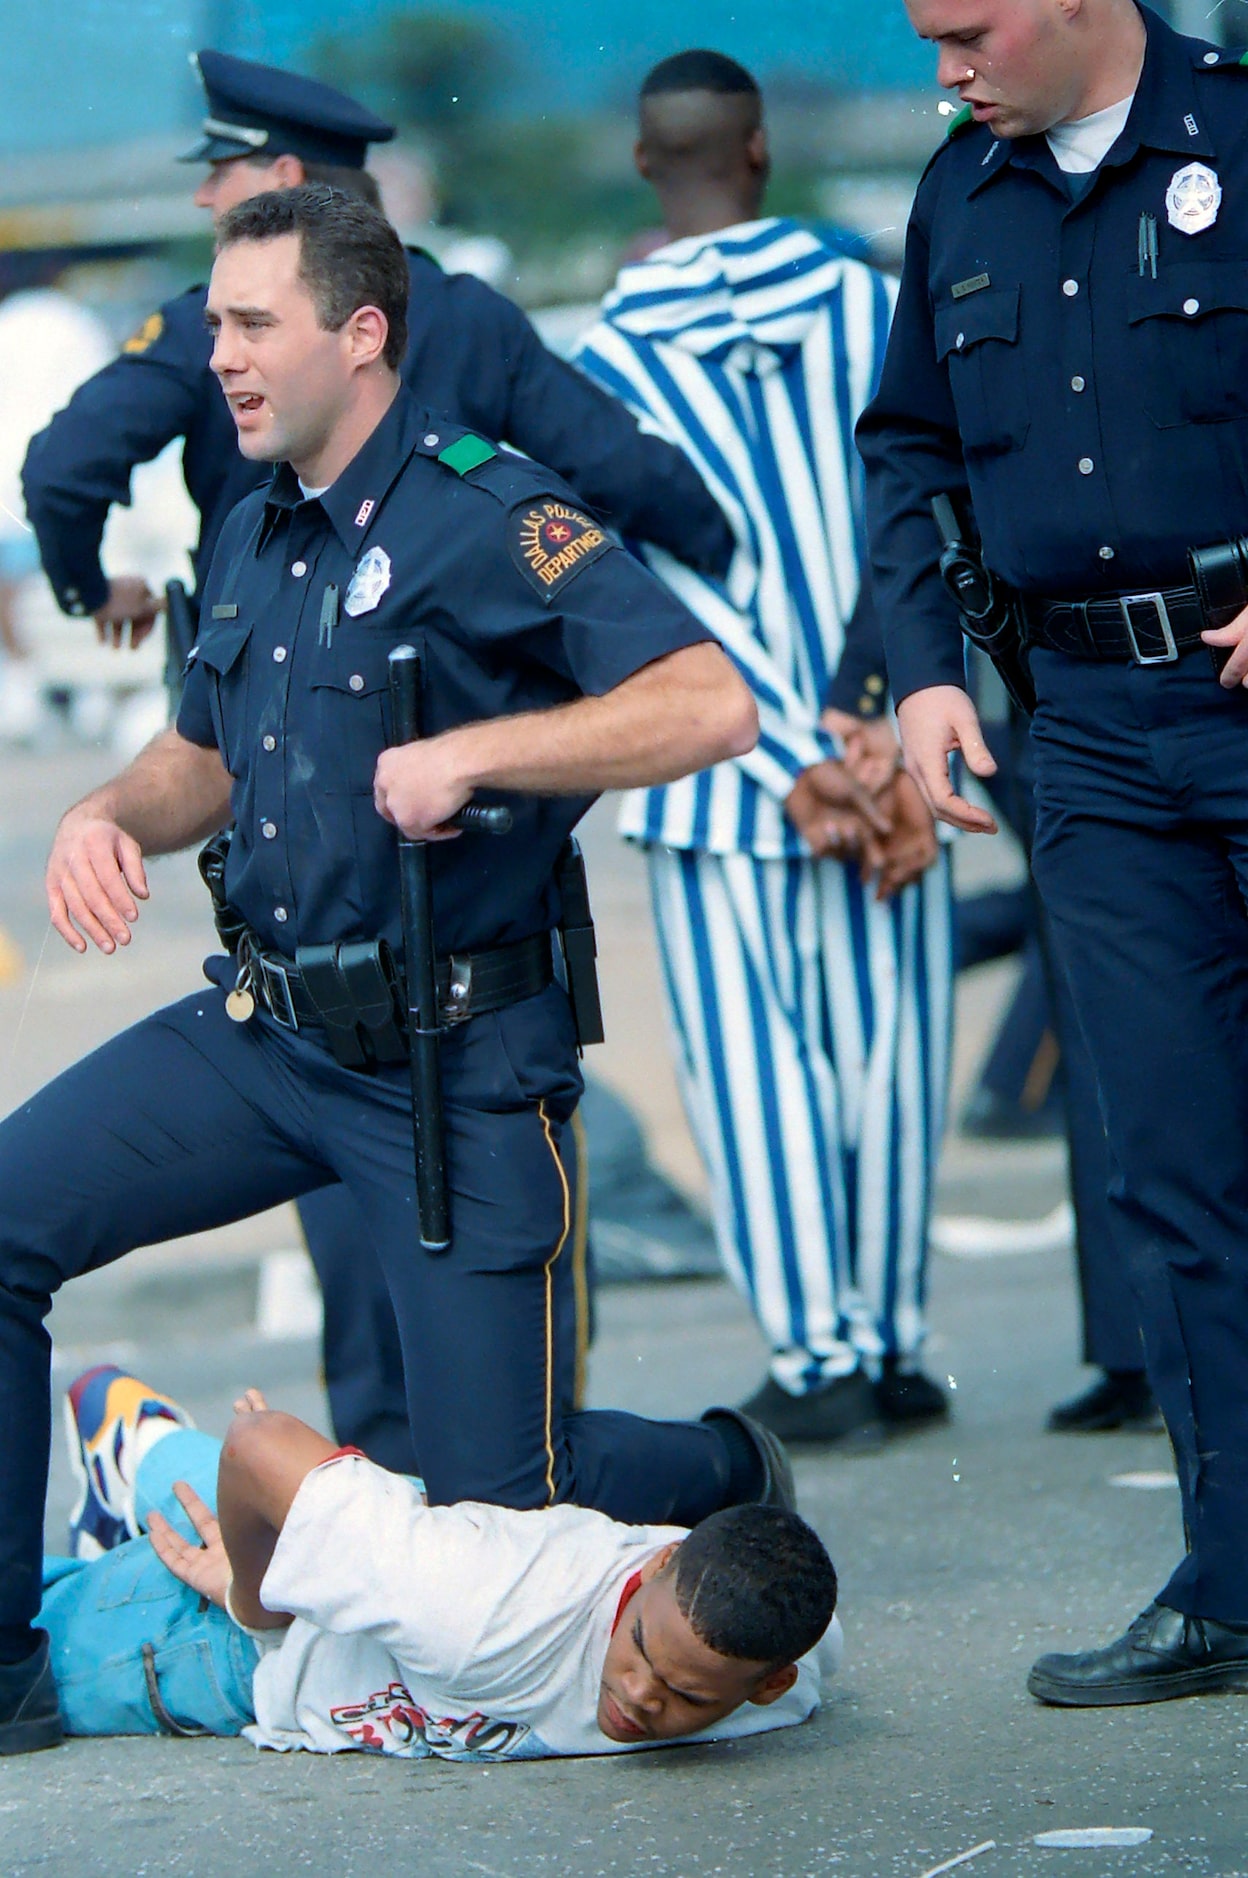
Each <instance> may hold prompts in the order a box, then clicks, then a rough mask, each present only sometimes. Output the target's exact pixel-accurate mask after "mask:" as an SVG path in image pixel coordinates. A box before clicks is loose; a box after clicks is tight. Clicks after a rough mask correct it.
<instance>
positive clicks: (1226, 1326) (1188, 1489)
mask: <svg viewBox="0 0 1248 1878" xmlns="http://www.w3.org/2000/svg"><path fill="white" fill-rule="evenodd" d="M1031 659H1032V670H1033V673H1034V676H1035V680H1036V688H1037V691H1038V693H1039V706H1038V709H1037V712H1036V716H1035V719H1034V723H1033V733H1032V734H1033V743H1034V750H1035V757H1036V836H1035V846H1034V850H1033V855H1032V865H1033V868H1034V871H1035V875H1036V879H1037V881H1038V883H1039V885H1040V889H1041V892H1042V893H1043V894H1044V896H1045V899H1046V901H1047V903H1048V907H1049V912H1050V916H1051V918H1052V920H1053V924H1054V927H1055V930H1056V933H1057V939H1058V945H1059V948H1060V951H1061V955H1062V958H1063V959H1064V961H1065V965H1066V969H1067V973H1068V976H1069V980H1070V986H1071V991H1072V994H1073V997H1074V1002H1075V1007H1076V1010H1077V1012H1078V1016H1079V1020H1080V1022H1081V1024H1082V1026H1083V1029H1084V1032H1085V1034H1086V1036H1087V1039H1088V1042H1089V1045H1090V1047H1091V1051H1092V1055H1093V1058H1094V1060H1095V1062H1096V1065H1097V1073H1098V1077H1099V1081H1100V1089H1101V1096H1102V1101H1103V1104H1104V1110H1105V1121H1106V1126H1107V1129H1108V1134H1109V1142H1110V1149H1111V1154H1112V1157H1113V1160H1114V1162H1115V1164H1116V1166H1117V1170H1118V1177H1117V1179H1116V1181H1115V1182H1114V1185H1113V1187H1112V1189H1111V1193H1112V1198H1113V1202H1114V1205H1115V1207H1116V1209H1117V1212H1118V1215H1119V1218H1120V1221H1121V1225H1122V1228H1123V1230H1122V1240H1123V1242H1124V1245H1125V1247H1126V1251H1127V1255H1128V1258H1129V1262H1130V1270H1131V1277H1132V1283H1133V1287H1134V1289H1135V1293H1136V1297H1137V1300H1138V1303H1139V1307H1140V1321H1141V1323H1142V1326H1143V1333H1144V1346H1145V1358H1146V1363H1147V1368H1148V1373H1149V1378H1150V1380H1151V1382H1152V1385H1153V1388H1154V1390H1155V1392H1156V1395H1157V1399H1158V1402H1159V1403H1160V1405H1161V1408H1162V1411H1163V1413H1164V1415H1165V1418H1166V1425H1167V1427H1168V1428H1169V1430H1170V1435H1171V1438H1172V1440H1173V1443H1174V1447H1175V1453H1176V1458H1177V1463H1178V1473H1179V1484H1180V1488H1181V1490H1182V1496H1183V1511H1184V1517H1185V1525H1186V1531H1187V1538H1188V1553H1187V1556H1186V1558H1185V1559H1184V1560H1183V1562H1182V1564H1181V1565H1180V1566H1179V1568H1178V1570H1177V1571H1176V1572H1175V1574H1174V1576H1173V1578H1172V1579H1171V1580H1170V1583H1169V1584H1168V1585H1167V1587H1166V1588H1165V1590H1164V1591H1163V1592H1162V1593H1161V1598H1162V1601H1163V1602H1164V1603H1166V1604H1169V1605H1171V1606H1173V1607H1174V1608H1176V1609H1178V1610H1181V1611H1186V1612H1188V1613H1189V1614H1192V1615H1196V1616H1202V1615H1203V1616H1208V1617H1214V1618H1219V1619H1221V1620H1223V1621H1225V1622H1229V1623H1245V1622H1248V1570H1246V1569H1245V1564H1246V1561H1248V1468H1245V1465H1244V1456H1245V1454H1248V911H1246V910H1245V899H1246V897H1248V760H1246V753H1248V694H1245V693H1244V692H1243V691H1242V690H1238V691H1235V692H1227V691H1224V690H1222V688H1221V687H1220V686H1219V685H1218V683H1217V681H1216V679H1215V677H1214V675H1213V669H1212V665H1211V662H1210V659H1209V655H1208V653H1206V652H1205V651H1204V650H1203V649H1201V650H1197V651H1193V652H1190V653H1188V654H1186V655H1185V656H1184V657H1182V658H1180V659H1179V660H1178V661H1177V662H1176V663H1173V664H1169V665H1158V666H1148V667H1143V666H1134V665H1133V666H1123V665H1112V664H1092V663H1085V662H1082V661H1080V662H1076V661H1073V660H1070V659H1067V658H1066V657H1064V656H1063V655H1062V654H1060V653H1056V652H1050V651H1040V650H1033V652H1032V655H1031ZM1193 1376H1196V1377H1198V1378H1199V1381H1198V1382H1197V1383H1194V1382H1193Z"/></svg>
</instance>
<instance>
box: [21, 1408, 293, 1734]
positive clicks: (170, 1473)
mask: <svg viewBox="0 0 1248 1878" xmlns="http://www.w3.org/2000/svg"><path fill="white" fill-rule="evenodd" d="M220 1450H221V1443H220V1442H219V1441H213V1440H211V1439H210V1438H209V1437H208V1436H207V1435H201V1434H198V1433H196V1432H194V1431H193V1430H185V1431H179V1432H178V1433H177V1434H171V1435H168V1436H166V1438H165V1439H164V1440H163V1441H160V1442H158V1443H157V1444H156V1446H155V1447H154V1448H153V1449H152V1450H151V1452H150V1454H148V1456H147V1457H146V1459H145V1460H144V1462H143V1463H142V1465H141V1467H140V1469H139V1479H138V1505H139V1513H140V1518H141V1519H146V1517H147V1514H148V1512H150V1510H151V1508H152V1507H153V1506H158V1507H159V1509H160V1510H161V1511H162V1512H164V1513H166V1514H167V1516H168V1517H169V1518H171V1519H176V1523H177V1524H178V1526H179V1527H180V1528H181V1530H182V1531H184V1532H187V1533H188V1534H189V1532H190V1527H189V1525H188V1523H187V1520H186V1516H185V1514H183V1513H182V1511H181V1509H180V1507H179V1506H178V1504H177V1502H176V1500H174V1498H173V1493H172V1486H173V1482H174V1481H175V1480H187V1481H189V1482H190V1484H191V1486H193V1487H194V1488H195V1491H196V1492H197V1493H198V1494H199V1495H200V1497H201V1498H202V1499H204V1500H206V1501H207V1503H208V1504H209V1505H210V1506H214V1505H215V1504H216V1475H217V1456H218V1455H219V1453H220ZM43 1583H44V1595H43V1606H42V1609H41V1610H40V1612H39V1618H38V1621H39V1623H40V1624H41V1625H42V1626H43V1628H44V1629H45V1630H46V1631H47V1632H48V1635H49V1637H50V1639H51V1644H52V1665H53V1669H54V1672H55V1674H56V1681H57V1687H58V1689H59V1691H60V1697H61V1710H62V1713H63V1715H64V1718H65V1727H66V1730H67V1732H68V1733H70V1734H74V1735H123V1734H124V1735H135V1734H139V1735H154V1734H177V1733H181V1732H184V1731H185V1732H190V1733H201V1732H202V1733H205V1734H213V1735H236V1734H238V1733H239V1732H240V1730H241V1729H242V1728H244V1727H246V1725H247V1723H248V1722H250V1721H253V1720H254V1719H255V1716H254V1711H253V1709H252V1703H251V1679H252V1673H253V1671H254V1669H255V1665H256V1658H257V1652H256V1646H255V1644H254V1643H253V1642H252V1640H251V1638H250V1637H248V1636H245V1635H244V1633H243V1632H242V1631H241V1630H239V1628H238V1626H237V1625H236V1624H234V1623H232V1622H231V1621H230V1619H229V1618H228V1617H227V1616H226V1614H225V1612H224V1611H222V1610H218V1609H217V1607H216V1606H215V1605H209V1606H208V1608H207V1609H206V1610H201V1609H200V1599H199V1597H198V1596H197V1595H196V1593H195V1592H193V1591H192V1590H190V1589H189V1587H188V1586H186V1585H184V1584H182V1583H180V1581H179V1580H178V1579H176V1578H175V1577H174V1576H173V1574H172V1573H171V1572H170V1571H168V1570H167V1569H166V1568H165V1566H163V1565H162V1564H161V1562H160V1560H159V1559H158V1558H157V1556H156V1554H155V1553H154V1552H153V1550H152V1547H151V1542H150V1540H148V1539H146V1538H141V1539H131V1540H130V1541H128V1543H127V1544H125V1545H121V1546H118V1547H117V1548H116V1550H115V1551H112V1552H106V1553H105V1554H104V1556H103V1557H102V1558H98V1559H91V1560H80V1559H59V1558H50V1559H45V1561H44V1573H43Z"/></svg>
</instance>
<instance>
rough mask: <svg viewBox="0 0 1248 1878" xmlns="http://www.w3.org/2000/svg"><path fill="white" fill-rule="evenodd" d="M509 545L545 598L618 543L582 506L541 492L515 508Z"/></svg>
mask: <svg viewBox="0 0 1248 1878" xmlns="http://www.w3.org/2000/svg"><path fill="white" fill-rule="evenodd" d="M507 545H508V547H509V548H510V549H511V558H512V560H513V561H514V562H515V564H516V566H517V567H518V568H519V569H520V572H521V573H522V574H523V575H524V576H525V577H526V579H527V580H528V581H529V584H530V585H531V586H533V587H536V589H537V591H538V593H540V594H541V595H542V596H543V598H545V597H547V596H548V595H550V594H552V593H557V592H558V590H559V588H560V587H562V586H564V585H565V583H566V582H567V581H569V580H571V579H572V578H573V576H574V575H576V574H579V573H580V572H581V569H582V568H585V567H588V566H589V564H590V562H591V561H596V560H597V559H598V557H599V555H602V554H605V553H606V552H607V549H608V548H611V547H614V545H615V544H614V542H613V541H612V540H611V538H610V536H609V535H607V534H605V533H604V532H603V530H602V529H601V528H600V527H599V525H598V523H597V522H594V521H591V520H590V518H589V516H588V515H586V514H584V513H583V512H582V511H581V510H580V509H574V508H570V507H569V505H568V504H567V503H566V502H560V501H558V500H557V499H556V498H555V497H554V496H540V497H538V499H537V500H536V501H534V502H522V503H520V505H519V506H518V507H517V508H514V509H513V510H512V511H511V514H510V515H509V516H508V517H507Z"/></svg>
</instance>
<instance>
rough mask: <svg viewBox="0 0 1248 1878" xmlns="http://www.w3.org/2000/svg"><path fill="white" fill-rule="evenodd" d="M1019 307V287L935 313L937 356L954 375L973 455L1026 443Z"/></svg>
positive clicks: (961, 430) (965, 443)
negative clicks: (1019, 344) (1019, 337)
mask: <svg viewBox="0 0 1248 1878" xmlns="http://www.w3.org/2000/svg"><path fill="white" fill-rule="evenodd" d="M1018 303H1019V289H1018V288H1017V287H994V288H992V289H990V290H981V291H980V292H979V293H976V294H971V295H968V296H967V298H966V299H965V300H955V301H954V302H953V303H952V305H950V306H943V307H938V308H937V310H936V319H935V333H936V353H937V356H938V357H939V358H940V360H941V361H942V363H943V364H944V366H945V369H946V370H947V371H948V373H949V389H950V391H951V392H952V393H953V402H954V406H955V408H956V410H957V413H958V434H959V436H960V437H961V439H962V448H963V450H964V451H965V452H966V454H967V455H968V456H999V455H1001V454H1002V452H1004V451H1006V450H1020V449H1021V448H1022V446H1023V444H1024V443H1025V442H1026V441H1027V431H1028V427H1029V424H1030V421H1031V420H1030V416H1029V413H1028V408H1027V386H1026V380H1025V375H1024V371H1023V361H1022V358H1021V357H1020V355H1019V346H1018Z"/></svg>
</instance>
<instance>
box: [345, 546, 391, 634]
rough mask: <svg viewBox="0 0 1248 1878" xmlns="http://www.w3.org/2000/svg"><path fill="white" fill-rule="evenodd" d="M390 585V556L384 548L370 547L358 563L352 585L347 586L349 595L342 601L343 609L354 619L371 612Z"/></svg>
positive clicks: (352, 577)
mask: <svg viewBox="0 0 1248 1878" xmlns="http://www.w3.org/2000/svg"><path fill="white" fill-rule="evenodd" d="M389 585H390V556H389V555H388V554H387V553H386V551H385V549H384V548H370V549H369V551H368V553H367V554H366V555H365V556H364V558H363V559H362V560H361V561H359V562H358V563H357V564H356V569H355V572H354V574H352V576H351V585H350V586H349V587H348V588H347V597H346V599H345V600H344V601H343V603H342V604H343V610H344V611H345V612H347V613H350V615H351V617H352V618H353V619H355V618H356V617H358V615H359V614H361V613H371V612H372V610H373V608H374V607H375V606H376V605H377V604H378V602H379V601H380V599H381V596H382V594H383V593H384V592H385V591H386V588H387V587H388V586H389Z"/></svg>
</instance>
